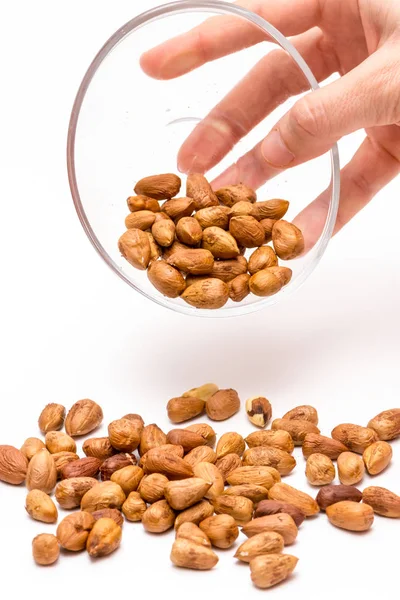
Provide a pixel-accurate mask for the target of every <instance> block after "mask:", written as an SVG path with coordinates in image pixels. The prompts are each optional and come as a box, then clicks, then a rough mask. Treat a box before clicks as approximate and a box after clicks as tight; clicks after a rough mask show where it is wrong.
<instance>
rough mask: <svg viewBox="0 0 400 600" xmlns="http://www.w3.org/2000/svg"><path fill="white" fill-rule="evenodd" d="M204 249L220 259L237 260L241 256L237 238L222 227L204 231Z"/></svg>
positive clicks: (209, 228)
mask: <svg viewBox="0 0 400 600" xmlns="http://www.w3.org/2000/svg"><path fill="white" fill-rule="evenodd" d="M202 247H203V248H204V249H206V250H208V251H209V252H211V254H212V255H213V256H214V257H215V258H220V259H228V258H236V257H237V256H239V254H240V250H239V247H238V245H237V242H236V240H235V238H234V237H233V236H232V235H231V233H229V232H228V231H225V230H224V229H221V228H220V227H207V228H206V229H205V230H204V231H203V241H202Z"/></svg>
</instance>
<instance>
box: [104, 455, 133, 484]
mask: <svg viewBox="0 0 400 600" xmlns="http://www.w3.org/2000/svg"><path fill="white" fill-rule="evenodd" d="M135 464H136V457H135V455H134V454H128V453H127V452H125V453H121V454H114V456H110V458H107V459H106V460H105V461H104V462H103V464H102V465H101V467H100V477H101V480H102V481H108V480H109V479H111V476H112V474H113V473H115V471H118V470H119V469H123V468H124V467H129V466H130V465H135Z"/></svg>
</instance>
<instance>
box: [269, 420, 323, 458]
mask: <svg viewBox="0 0 400 600" xmlns="http://www.w3.org/2000/svg"><path fill="white" fill-rule="evenodd" d="M271 429H274V430H279V429H280V430H283V431H287V432H288V433H290V435H291V437H292V440H293V442H294V445H295V446H301V445H302V444H303V442H304V439H305V437H306V435H307V434H308V433H316V434H319V433H320V431H319V429H318V427H317V426H316V425H314V423H310V421H302V420H300V419H293V420H292V419H275V420H274V421H273V422H272V425H271ZM320 454H322V453H320Z"/></svg>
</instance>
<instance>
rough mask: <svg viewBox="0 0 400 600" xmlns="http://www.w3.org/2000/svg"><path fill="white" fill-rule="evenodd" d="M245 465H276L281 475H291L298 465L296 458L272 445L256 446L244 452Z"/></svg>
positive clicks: (275, 467)
mask: <svg viewBox="0 0 400 600" xmlns="http://www.w3.org/2000/svg"><path fill="white" fill-rule="evenodd" d="M242 462H243V466H264V467H274V469H277V471H279V473H280V474H281V475H289V473H291V472H292V471H293V469H294V468H295V466H296V460H295V458H294V457H293V456H292V455H291V454H289V453H288V452H285V451H284V450H279V449H278V448H273V447H272V446H256V447H255V448H249V450H246V452H245V453H244V454H243V461H242Z"/></svg>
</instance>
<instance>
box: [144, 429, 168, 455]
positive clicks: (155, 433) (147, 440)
mask: <svg viewBox="0 0 400 600" xmlns="http://www.w3.org/2000/svg"><path fill="white" fill-rule="evenodd" d="M166 443H167V436H166V435H165V433H164V432H163V431H162V430H161V429H160V428H159V427H158V425H156V424H155V423H152V424H151V425H146V427H145V428H144V429H143V431H142V435H141V438H140V446H139V453H140V455H141V456H143V454H145V453H146V452H147V451H148V450H151V449H152V448H156V447H157V446H162V445H163V444H166Z"/></svg>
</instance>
